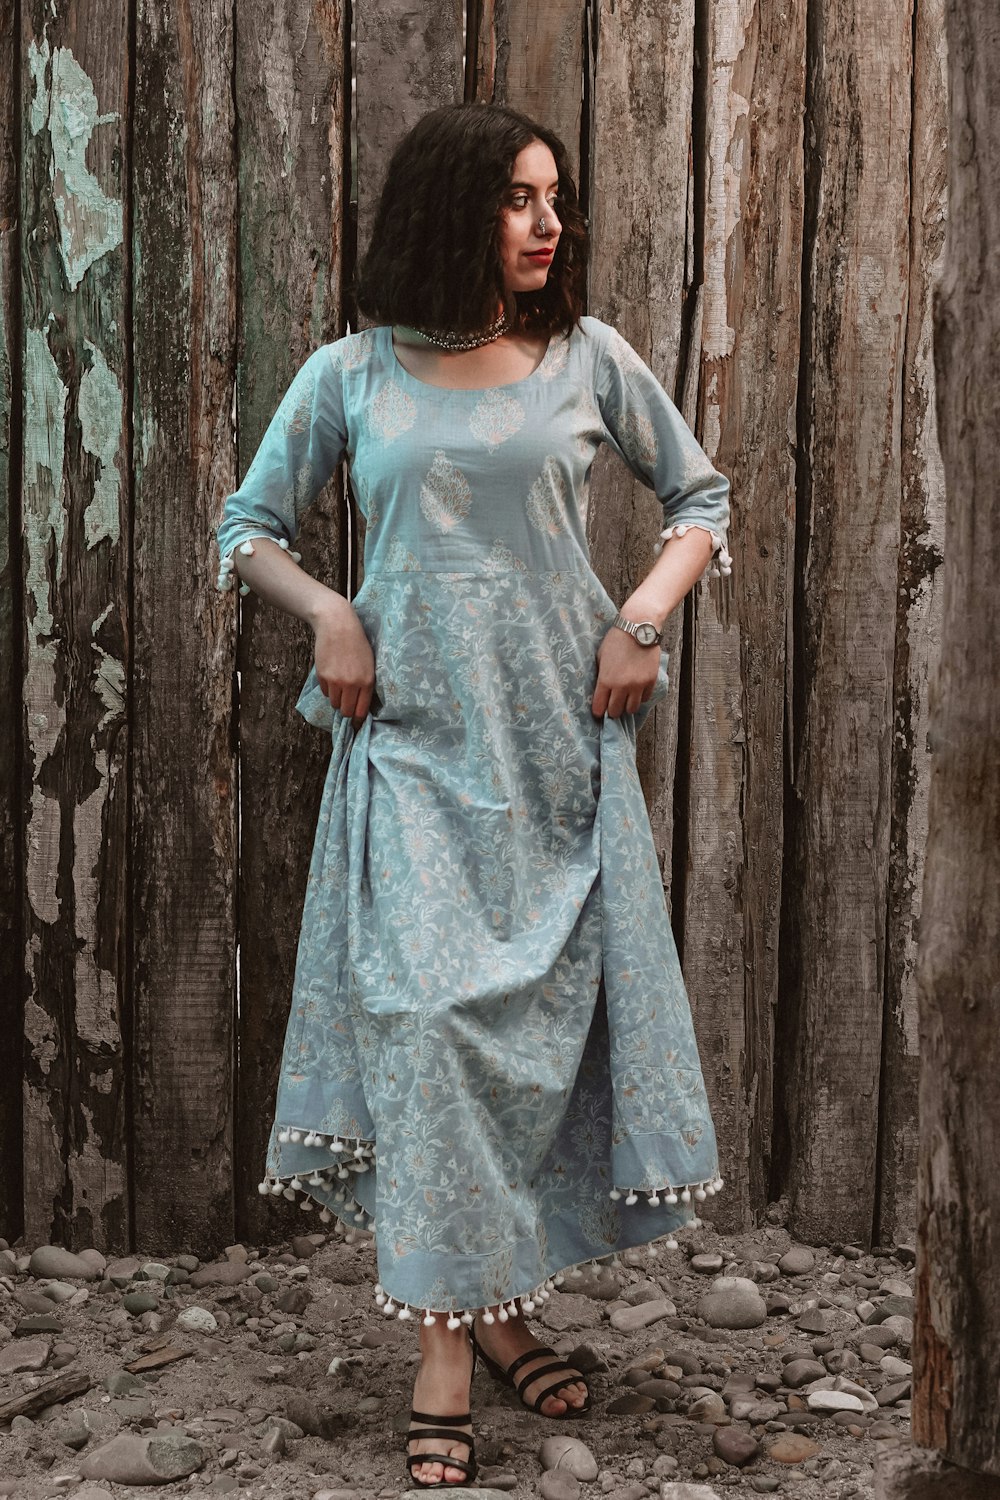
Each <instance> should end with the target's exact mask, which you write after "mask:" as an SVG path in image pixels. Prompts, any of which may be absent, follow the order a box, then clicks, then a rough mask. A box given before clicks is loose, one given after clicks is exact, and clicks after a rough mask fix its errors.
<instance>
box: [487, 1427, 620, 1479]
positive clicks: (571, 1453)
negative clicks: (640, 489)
mask: <svg viewBox="0 0 1000 1500" xmlns="http://www.w3.org/2000/svg"><path fill="white" fill-rule="evenodd" d="M538 1457H539V1460H540V1461H541V1465H542V1468H543V1469H560V1470H561V1471H562V1472H563V1473H565V1474H572V1475H573V1476H574V1478H576V1479H582V1480H583V1481H584V1483H588V1482H589V1481H590V1480H593V1479H596V1478H597V1460H596V1458H595V1457H594V1455H593V1454H592V1453H591V1451H590V1449H589V1448H588V1447H587V1445H586V1443H583V1442H581V1441H580V1439H579V1438H574V1437H569V1436H568V1434H564V1433H559V1434H556V1435H554V1436H552V1437H547V1438H544V1439H543V1441H542V1445H541V1447H540V1448H539V1450H538ZM479 1493H481V1491H480V1492H479Z"/></svg>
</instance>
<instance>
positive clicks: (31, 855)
mask: <svg viewBox="0 0 1000 1500" xmlns="http://www.w3.org/2000/svg"><path fill="white" fill-rule="evenodd" d="M21 26H22V29H21V37H20V49H21V50H20V58H19V68H20V75H21V79H22V97H23V98H24V99H25V100H26V101H27V102H26V108H25V109H24V110H23V111H22V117H21V118H22V142H21V149H22V153H23V175H22V199H21V221H20V224H21V255H22V277H23V281H22V295H23V346H22V347H23V361H24V363H23V380H24V387H23V406H22V422H23V452H24V488H23V530H24V555H23V579H24V596H25V630H26V659H25V675H24V722H25V742H24V745H25V779H26V783H27V784H28V785H27V786H26V788H25V797H26V805H25V829H24V858H25V860H26V896H27V900H26V902H25V905H24V919H25V925H26V932H25V938H26V949H25V953H26V962H27V969H28V982H29V994H28V997H27V1003H26V1014H25V1051H24V1151H25V1159H26V1161H28V1162H30V1163H31V1171H30V1173H27V1174H26V1178H25V1220H24V1228H25V1235H26V1236H27V1238H28V1239H29V1241H37V1240H39V1239H41V1240H46V1239H49V1238H53V1239H58V1240H61V1241H63V1242H64V1243H68V1244H77V1245H96V1246H98V1247H101V1248H108V1249H111V1248H121V1247H122V1246H123V1244H124V1240H125V1237H126V1235H127V1223H128V1195H127V1188H126V1180H125V1143H124V1114H125V1096H124V1087H123V1085H124V1059H123V1047H122V1014H121V994H122V990H123V963H124V909H125V866H126V857H125V852H126V827H125V811H126V800H127V798H126V793H127V777H126V776H125V775H124V774H123V773H124V771H125V766H126V743H127V726H126V719H125V685H126V680H127V674H128V669H129V663H128V655H127V640H128V631H127V624H126V619H127V615H126V604H127V585H128V578H127V567H128V528H127V520H126V519H125V518H127V514H128V510H127V499H128V474H129V458H128V437H127V428H128V419H127V411H128V389H129V369H128V349H127V345H126V342H125V333H126V327H127V321H126V316H125V310H126V287H127V282H126V276H127V261H126V256H125V251H124V242H123V200H124V198H125V184H124V183H123V180H122V174H123V166H124V163H125V161H126V160H127V119H126V115H125V109H126V102H127V97H128V78H127V73H126V63H127V56H128V53H127V35H128V12H127V7H126V6H125V5H118V6H115V5H112V6H110V7H108V8H106V11H105V13H104V15H103V17H102V24H101V26H99V27H95V26H93V25H89V24H88V21H87V17H86V15H81V14H79V13H78V12H76V11H75V10H70V11H69V12H67V13H65V14H64V15H63V16H60V17H55V16H53V14H52V13H51V8H50V7H49V6H47V5H44V4H42V3H41V0H31V3H28V4H25V5H24V6H23V8H22V10H21Z"/></svg>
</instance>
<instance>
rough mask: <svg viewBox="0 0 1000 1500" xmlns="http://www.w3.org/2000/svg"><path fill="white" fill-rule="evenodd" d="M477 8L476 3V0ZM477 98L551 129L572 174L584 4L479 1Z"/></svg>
mask: <svg viewBox="0 0 1000 1500" xmlns="http://www.w3.org/2000/svg"><path fill="white" fill-rule="evenodd" d="M474 3H476V0H474ZM478 5H479V24H478V40H479V76H478V81H477V89H476V97H477V98H478V99H483V100H485V101H487V102H489V103H491V104H506V105H507V106H508V107H509V108H511V109H516V110H519V111H520V112H521V113H522V114H525V115H527V116H528V117H529V119H532V120H537V121H538V123H539V124H540V125H545V126H547V127H548V128H549V130H554V131H555V133H556V135H558V136H559V138H560V140H562V141H563V142H564V143H565V146H566V149H567V151H568V152H569V158H570V161H571V163H572V167H573V171H574V172H576V171H578V168H579V160H580V123H581V112H582V107H583V89H582V81H583V30H584V18H585V6H584V3H583V0H547V3H546V4H545V5H538V4H537V3H535V0H478Z"/></svg>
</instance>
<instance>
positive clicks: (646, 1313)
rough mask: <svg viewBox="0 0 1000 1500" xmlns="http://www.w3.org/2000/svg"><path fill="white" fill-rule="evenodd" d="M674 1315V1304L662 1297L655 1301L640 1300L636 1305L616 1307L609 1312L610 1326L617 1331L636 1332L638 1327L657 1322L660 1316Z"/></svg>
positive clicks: (675, 1310)
mask: <svg viewBox="0 0 1000 1500" xmlns="http://www.w3.org/2000/svg"><path fill="white" fill-rule="evenodd" d="M676 1316H677V1309H676V1307H675V1306H674V1304H673V1303H672V1302H668V1301H667V1299H666V1298H665V1297H663V1298H661V1299H660V1300H659V1301H656V1302H640V1303H639V1304H638V1306H636V1307H616V1308H615V1310H614V1312H613V1313H612V1314H611V1326H612V1328H615V1329H617V1330H618V1332H619V1333H636V1332H637V1331H638V1330H639V1329H640V1328H648V1327H649V1325H650V1324H651V1323H658V1322H659V1320H660V1319H661V1318H673V1317H676Z"/></svg>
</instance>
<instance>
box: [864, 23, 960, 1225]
mask: <svg viewBox="0 0 1000 1500" xmlns="http://www.w3.org/2000/svg"><path fill="white" fill-rule="evenodd" d="M914 44H915V52H914V59H913V111H914V113H913V139H912V145H911V148H910V185H911V192H912V202H911V204H910V272H909V277H910V285H909V293H908V306H907V315H906V348H905V354H904V368H903V411H902V438H901V443H900V457H901V468H902V513H901V545H900V553H899V586H898V590H897V595H896V665H895V687H894V700H895V701H894V705H893V723H894V733H893V740H892V752H893V760H892V835H891V839H890V853H889V913H888V927H887V932H886V942H887V953H886V996H885V1027H884V1032H883V1056H882V1094H881V1103H880V1109H879V1161H878V1185H879V1186H878V1203H877V1204H876V1213H877V1228H876V1234H877V1238H878V1240H879V1241H880V1243H882V1244H894V1243H897V1242H898V1241H900V1240H912V1236H913V1234H914V1231H915V1226H916V1219H917V1210H916V1169H917V1144H918V1143H917V1089H918V1081H919V1052H918V1045H917V1038H918V1013H917V984H916V962H917V938H918V931H919V922H920V892H921V888H922V886H923V875H924V848H925V843H926V839H927V797H928V792H929V789H930V746H929V743H928V688H929V681H930V677H931V673H932V671H933V668H934V666H935V664H936V661H937V656H938V652H939V650H940V637H941V571H940V563H941V556H942V548H943V543H944V510H945V505H944V474H943V471H942V468H941V456H940V453H939V452H938V444H937V423H936V416H935V410H934V362H933V350H932V342H933V339H932V327H931V324H932V302H931V294H932V289H933V281H934V274H935V268H936V264H937V262H938V259H939V256H940V254H941V251H942V248H943V245H944V226H945V204H946V197H947V163H948V159H947V112H948V79H947V57H946V48H945V40H944V3H943V0H921V3H920V4H919V5H917V6H916V9H915V25H914Z"/></svg>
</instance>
